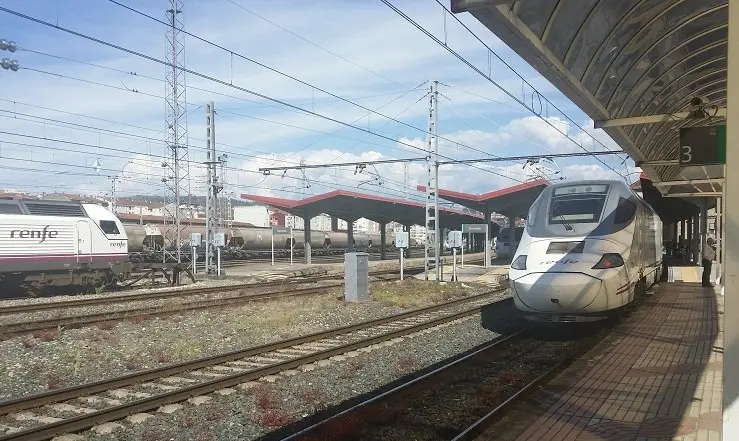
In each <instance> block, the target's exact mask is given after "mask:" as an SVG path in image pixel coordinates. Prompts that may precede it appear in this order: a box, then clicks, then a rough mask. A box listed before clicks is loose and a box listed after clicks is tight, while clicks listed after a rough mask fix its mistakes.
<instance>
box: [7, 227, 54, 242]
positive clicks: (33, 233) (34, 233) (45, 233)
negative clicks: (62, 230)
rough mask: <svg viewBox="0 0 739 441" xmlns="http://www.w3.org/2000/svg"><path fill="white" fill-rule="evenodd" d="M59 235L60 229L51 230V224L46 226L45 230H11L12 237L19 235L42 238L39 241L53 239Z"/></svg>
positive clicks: (20, 236) (21, 236)
mask: <svg viewBox="0 0 739 441" xmlns="http://www.w3.org/2000/svg"><path fill="white" fill-rule="evenodd" d="M58 235H59V232H58V231H54V230H52V231H49V226H48V225H47V226H45V227H44V229H43V230H10V237H19V238H21V239H41V240H39V241H38V243H41V242H43V241H45V240H46V239H47V238H49V239H53V238H55V237H57V236H58Z"/></svg>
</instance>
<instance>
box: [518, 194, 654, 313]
mask: <svg viewBox="0 0 739 441" xmlns="http://www.w3.org/2000/svg"><path fill="white" fill-rule="evenodd" d="M662 253H663V251H662V221H661V220H660V218H659V216H658V215H657V213H656V212H655V211H654V209H653V208H652V207H651V206H650V205H649V204H648V203H646V202H645V201H644V200H643V199H642V198H641V197H639V195H637V194H636V193H635V192H634V191H633V190H632V189H631V188H629V186H628V185H626V184H625V183H624V182H622V181H615V180H587V181H580V182H568V183H563V184H556V185H552V186H549V187H547V188H546V189H545V190H544V191H543V192H542V193H541V195H540V196H539V198H538V199H537V200H536V201H535V202H534V204H533V205H532V207H531V209H530V211H529V214H528V217H527V219H526V228H525V230H524V233H523V237H522V238H521V243H520V244H519V246H518V249H517V250H516V253H515V256H514V258H513V262H512V263H511V267H510V270H509V278H510V286H511V288H510V289H511V290H512V295H513V299H514V302H515V305H516V308H518V309H519V310H520V311H523V313H524V315H525V317H526V318H527V319H529V320H532V321H543V322H557V323H561V322H583V321H598V320H602V319H606V318H608V317H610V316H613V315H614V314H617V313H618V312H619V311H620V310H622V308H623V307H624V306H626V305H628V304H630V303H631V302H633V301H634V298H635V297H637V296H640V295H643V294H645V293H646V291H647V289H648V288H649V287H650V286H651V285H653V284H654V283H657V282H658V281H659V280H661V279H662V278H663V277H664V275H663V265H664V264H663V262H662Z"/></svg>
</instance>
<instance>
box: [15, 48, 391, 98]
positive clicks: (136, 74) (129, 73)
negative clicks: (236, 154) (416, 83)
mask: <svg viewBox="0 0 739 441" xmlns="http://www.w3.org/2000/svg"><path fill="white" fill-rule="evenodd" d="M18 50H21V51H25V52H31V53H34V54H37V55H43V56H45V57H50V58H55V59H57V60H63V61H69V62H70V63H77V64H82V65H85V66H91V67H95V68H98V69H104V70H108V71H111V72H117V73H121V74H124V75H127V76H131V77H133V78H144V79H147V80H152V81H157V82H160V83H163V82H164V81H165V80H163V79H162V78H158V77H153V76H150V75H146V74H142V73H139V72H137V71H128V70H124V69H117V68H115V67H110V66H104V65H102V64H97V63H91V62H89V61H82V60H77V59H75V58H70V57H65V56H62V55H56V54H50V53H48V52H44V51H40V50H35V49H29V48H23V47H19V48H18ZM187 88H188V89H194V90H199V91H201V92H207V93H210V94H214V95H218V96H222V97H225V98H231V99H235V100H239V101H244V102H247V103H252V104H256V105H258V106H262V107H271V108H274V109H283V107H280V106H274V105H271V104H267V103H264V102H262V101H255V100H250V99H248V98H244V97H241V96H237V95H229V94H227V93H223V92H218V91H215V90H211V89H205V88H202V87H198V86H191V85H188V86H187ZM122 89H124V90H128V91H129V92H131V91H132V90H131V89H130V88H128V87H124V88H122ZM398 93H400V92H397V91H393V92H385V93H379V94H375V95H367V96H359V97H355V98H354V99H355V100H363V99H369V98H379V97H383V96H387V95H396V94H398ZM326 101H340V100H338V99H326ZM298 102H300V100H298ZM188 105H191V106H197V104H194V103H188ZM221 110H223V109H221ZM284 110H288V111H292V112H297V111H295V110H291V109H284Z"/></svg>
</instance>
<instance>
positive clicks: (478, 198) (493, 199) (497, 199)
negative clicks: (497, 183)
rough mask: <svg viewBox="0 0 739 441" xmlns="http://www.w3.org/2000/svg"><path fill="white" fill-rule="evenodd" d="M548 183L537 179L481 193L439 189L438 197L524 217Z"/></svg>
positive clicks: (466, 205) (490, 211)
mask: <svg viewBox="0 0 739 441" xmlns="http://www.w3.org/2000/svg"><path fill="white" fill-rule="evenodd" d="M548 185H549V181H546V180H543V179H537V180H533V181H529V182H524V183H523V184H518V185H515V186H513V187H508V188H503V189H501V190H495V191H491V192H488V193H483V194H470V193H460V192H457V191H451V190H443V189H439V197H440V198H442V199H446V200H447V201H450V202H454V203H455V204H459V205H462V206H464V207H467V208H470V209H472V210H476V211H479V212H481V213H485V212H486V211H487V212H488V213H500V214H502V215H505V216H517V217H526V215H527V214H528V212H529V208H531V205H532V204H533V203H534V201H535V200H536V198H538V197H539V195H540V194H541V192H542V191H544V188H546V187H547V186H548ZM417 189H418V191H426V187H425V186H423V185H419V186H418V187H417Z"/></svg>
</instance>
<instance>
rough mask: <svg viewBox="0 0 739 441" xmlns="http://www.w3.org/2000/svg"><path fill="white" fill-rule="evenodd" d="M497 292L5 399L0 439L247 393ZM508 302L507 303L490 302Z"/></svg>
mask: <svg viewBox="0 0 739 441" xmlns="http://www.w3.org/2000/svg"><path fill="white" fill-rule="evenodd" d="M498 292H500V290H494V291H489V292H486V293H483V294H478V295H474V296H470V297H466V298H462V299H457V300H454V301H451V302H447V303H443V304H439V305H434V306H429V307H425V308H419V309H416V310H412V311H408V312H404V313H401V314H396V315H393V316H388V317H384V318H380V319H375V320H370V321H366V322H362V323H358V324H354V325H349V326H343V327H340V328H335V329H331V330H327V331H322V332H318V333H314V334H311V335H306V336H302V337H297V338H292V339H288V340H282V341H279V342H275V343H270V344H266V345H261V346H257V347H252V348H248V349H244V350H237V351H233V352H229V353H225V354H220V355H216V356H212V357H206V358H200V359H197V360H193V361H189V362H185V363H179V364H174V365H169V366H164V367H161V368H155V369H151V370H146V371H141V372H136V373H132V374H129V375H125V376H121V377H116V378H111V379H108V380H103V381H98V382H95V383H89V384H83V385H79V386H73V387H69V388H66V389H59V390H55V391H49V392H45V393H40V394H36V395H32V396H27V397H23V398H19V399H15V400H10V401H5V402H0V416H2V417H0V426H4V427H8V428H10V429H6V435H5V436H1V437H0V441H10V440H16V441H19V440H42V439H49V438H52V437H54V436H56V435H59V434H63V433H70V432H78V431H82V430H85V429H89V428H91V427H93V426H95V425H98V424H102V423H104V422H110V421H115V420H120V419H122V418H125V417H127V416H129V415H133V414H136V413H141V412H147V411H150V410H153V409H157V408H161V407H162V406H165V405H168V404H172V403H177V402H180V401H185V400H188V399H190V398H193V397H199V396H203V395H204V394H208V393H212V392H216V391H223V390H224V389H227V388H232V387H234V386H241V387H244V388H248V387H249V386H250V384H249V383H248V382H250V381H253V380H257V379H259V378H262V377H265V376H267V375H274V374H277V373H280V372H283V371H286V370H288V369H296V368H300V367H301V366H305V365H309V364H310V363H313V362H316V361H318V360H322V359H326V358H329V357H332V356H335V355H340V354H345V353H346V354H347V356H351V355H352V351H356V350H358V349H361V348H365V347H369V346H372V345H375V344H378V343H382V342H386V341H389V340H393V339H397V338H401V337H403V336H405V335H408V334H412V333H415V332H418V331H422V330H424V329H427V328H432V327H435V326H439V325H442V324H445V323H449V322H452V321H455V320H459V319H462V318H465V317H467V316H470V315H473V314H477V313H479V312H480V311H481V309H482V308H483V307H484V306H486V305H489V304H491V300H493V299H492V298H491V296H492V295H493V294H496V293H498ZM506 302H510V299H504V300H496V301H494V302H492V303H494V304H497V305H501V304H504V303H506ZM354 354H355V355H356V352H355V353H354ZM306 370H307V368H306ZM30 410H33V411H30ZM7 431H10V432H12V433H8V432H7Z"/></svg>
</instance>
